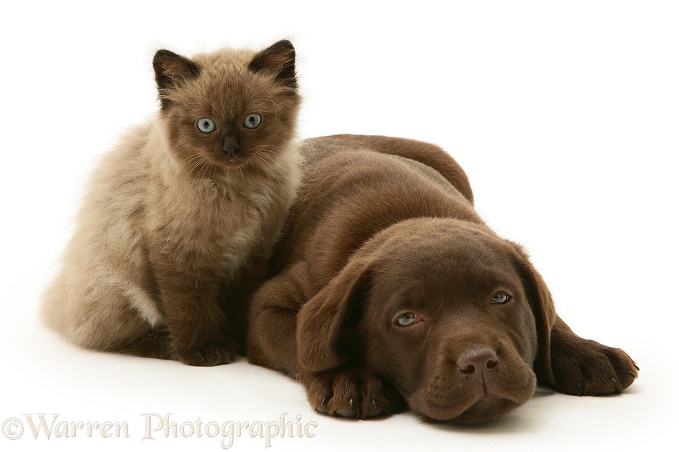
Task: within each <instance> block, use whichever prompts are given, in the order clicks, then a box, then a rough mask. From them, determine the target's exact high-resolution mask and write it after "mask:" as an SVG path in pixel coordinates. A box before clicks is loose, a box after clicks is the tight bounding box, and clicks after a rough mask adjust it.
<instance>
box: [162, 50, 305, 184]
mask: <svg viewBox="0 0 679 452" xmlns="http://www.w3.org/2000/svg"><path fill="white" fill-rule="evenodd" d="M153 68H154V70H155V73H156V83H157V85H158V91H159V94H160V103H161V117H162V118H163V120H164V121H165V124H166V128H167V138H168V141H169V144H170V148H171V149H172V152H174V153H175V156H176V157H178V158H179V160H180V162H181V163H182V165H183V166H184V168H186V169H187V171H189V172H190V173H192V174H193V175H206V176H213V175H216V174H221V173H223V172H224V170H228V169H229V168H255V169H257V168H259V169H264V170H266V169H267V168H269V167H271V165H272V162H273V161H275V160H276V159H277V158H278V156H280V155H281V154H282V153H284V152H286V151H287V148H288V147H289V145H290V142H291V141H292V140H293V138H294V136H295V126H296V120H297V113H298V111H299V105H300V96H299V94H298V92H297V78H296V75H295V49H294V48H293V46H292V44H291V43H290V42H289V41H279V42H277V43H275V44H274V45H272V46H271V47H268V48H267V49H264V50H262V51H261V52H258V53H255V52H254V51H252V50H245V49H228V48H227V49H222V50H219V51H216V52H213V53H209V54H201V55H196V56H194V57H193V58H191V59H189V58H185V57H183V56H180V55H177V54H175V53H173V52H170V51H169V50H159V51H158V52H157V53H156V55H155V57H154V59H153Z"/></svg>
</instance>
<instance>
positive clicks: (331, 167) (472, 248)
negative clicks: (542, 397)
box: [248, 135, 637, 423]
mask: <svg viewBox="0 0 679 452" xmlns="http://www.w3.org/2000/svg"><path fill="white" fill-rule="evenodd" d="M303 153H304V155H305V159H306V165H305V175H304V178H303V182H302V185H301V186H300V190H299V195H298V198H297V201H296V203H295V204H294V205H293V207H292V209H291V213H290V217H289V220H288V223H287V225H286V228H285V231H284V233H283V236H282V239H281V241H280V243H279V245H278V247H277V251H276V254H275V257H274V263H273V273H274V274H273V275H272V278H271V279H270V280H269V281H268V282H267V283H266V284H265V285H264V286H262V288H261V289H260V290H259V291H257V292H256V294H255V296H254V297H253V301H252V306H251V317H250V331H249V334H248V344H249V345H248V347H249V349H248V359H249V360H250V362H252V363H254V364H258V365H262V366H266V367H270V368H273V369H276V370H279V371H282V372H285V373H287V374H289V375H292V376H296V377H298V378H299V380H300V381H301V382H302V384H303V385H304V386H305V388H306V390H307V395H308V399H309V402H310V404H311V406H312V407H314V408H316V409H317V410H318V411H320V412H324V413H329V414H335V415H341V416H347V417H358V418H367V417H373V416H377V415H379V414H382V413H390V412H396V411H398V410H400V409H402V408H404V407H405V406H406V405H407V406H409V407H410V408H411V409H413V410H414V411H415V412H417V413H418V414H420V415H422V416H424V417H425V418H427V419H432V420H437V421H452V422H458V423H474V422H481V421H487V420H491V419H495V418H497V417H500V416H502V415H504V414H506V413H508V412H509V411H511V410H512V409H513V408H515V407H517V406H519V405H521V404H522V403H524V402H525V401H526V400H528V399H529V398H530V397H531V395H532V394H533V392H534V389H535V385H536V382H537V380H538V379H540V381H542V382H543V383H545V384H548V385H550V386H552V387H554V388H556V389H557V390H559V391H562V392H566V393H569V394H585V395H596V394H608V393H612V392H621V391H622V390H623V389H624V388H626V387H627V386H629V385H630V384H631V383H632V382H633V381H634V379H635V378H636V375H637V373H636V370H635V366H634V363H633V362H632V361H631V359H630V358H629V357H628V356H627V354H625V353H624V352H623V351H622V350H619V349H612V348H609V347H606V346H603V345H601V344H598V343H596V342H594V341H587V340H584V339H582V338H580V337H578V336H576V335H575V334H573V333H572V331H571V330H570V329H569V328H568V327H567V326H566V324H565V323H563V321H562V320H561V319H559V317H558V316H557V315H556V312H555V310H554V306H553V303H552V299H551V296H550V294H549V291H548V289H547V286H546V285H545V283H544V281H543V279H542V277H541V276H540V275H539V273H537V271H535V269H534V268H533V266H532V265H531V263H530V261H529V259H528V256H527V255H526V254H525V253H524V252H523V250H522V249H521V247H520V246H519V245H517V244H515V243H513V242H510V241H508V240H504V239H501V238H499V237H498V236H497V235H496V234H495V233H494V232H493V231H492V230H490V229H489V228H488V227H487V226H486V225H485V224H484V223H483V222H482V221H481V219H480V218H479V216H478V215H477V214H476V212H475V211H474V209H473V205H472V199H473V198H472V192H471V189H470V187H469V182H468V180H467V177H466V176H465V173H464V171H463V170H462V169H461V168H460V167H459V165H458V164H457V163H456V162H455V161H454V160H453V159H452V158H450V157H449V156H448V155H447V154H446V153H445V152H443V151H442V150H441V149H440V148H438V147H436V146H433V145H430V144H426V143H420V142H416V141H410V140H403V139H396V138H386V137H367V136H351V135H344V136H333V137H325V138H317V139H311V140H307V141H306V142H304V144H303ZM506 297H509V298H506ZM493 300H500V301H501V302H494V301H493ZM505 301H506V302H505ZM409 319H410V320H412V324H409V325H406V326H401V325H399V322H400V321H404V322H410V320H409ZM536 374H537V376H536Z"/></svg>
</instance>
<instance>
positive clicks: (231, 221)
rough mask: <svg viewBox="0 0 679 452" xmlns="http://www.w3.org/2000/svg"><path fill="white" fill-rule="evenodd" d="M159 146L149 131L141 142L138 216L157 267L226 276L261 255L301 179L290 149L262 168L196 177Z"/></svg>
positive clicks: (274, 233) (275, 233)
mask: <svg viewBox="0 0 679 452" xmlns="http://www.w3.org/2000/svg"><path fill="white" fill-rule="evenodd" d="M163 146H165V144H164V143H163V142H162V140H157V139H154V137H153V135H152V136H151V138H150V140H149V143H148V145H147V146H146V147H147V149H146V152H147V153H148V154H149V159H150V162H151V163H150V165H149V168H150V177H149V186H148V192H147V200H148V201H147V205H146V208H145V211H146V215H145V218H144V221H143V228H144V229H145V232H146V234H147V235H148V238H147V241H148V243H149V246H150V247H152V250H153V251H155V252H156V253H157V254H159V255H161V256H163V257H164V259H163V261H164V262H163V263H162V265H176V266H177V267H178V270H180V271H181V270H184V271H186V272H187V273H191V274H193V273H195V272H196V271H197V270H201V271H209V272H210V273H214V274H215V276H220V277H222V278H226V279H228V278H230V277H232V276H233V274H234V272H235V271H237V270H238V269H239V268H241V267H242V266H243V265H244V264H245V263H246V262H247V260H248V259H249V258H251V257H252V256H257V257H266V256H267V255H268V253H269V250H270V248H271V246H272V245H273V242H274V241H275V240H276V238H277V236H278V233H279V231H280V228H281V226H282V222H283V219H284V217H285V212H286V211H287V208H288V207H289V205H290V203H291V202H292V198H293V196H294V192H295V189H296V186H297V184H298V183H299V175H298V171H297V166H298V162H297V159H298V154H297V153H296V152H292V151H293V150H294V149H291V150H290V152H287V153H284V154H283V155H282V156H281V158H280V159H278V160H277V162H275V164H273V165H272V166H271V167H270V168H268V171H267V173H262V172H260V171H252V170H249V169H248V168H243V169H241V168H237V169H233V170H230V171H228V172H226V173H225V174H222V175H220V176H218V177H215V176H213V177H201V178H197V177H194V176H192V175H190V174H188V173H187V172H186V171H184V168H183V167H182V166H181V164H178V163H177V162H174V161H172V160H171V157H170V156H169V153H168V152H167V150H166V149H162V147H163ZM166 259H167V260H166ZM168 262H169V264H168ZM151 263H152V265H153V264H154V262H151ZM155 264H156V265H157V264H159V263H155Z"/></svg>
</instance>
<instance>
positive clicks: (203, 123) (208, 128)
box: [196, 118, 217, 133]
mask: <svg viewBox="0 0 679 452" xmlns="http://www.w3.org/2000/svg"><path fill="white" fill-rule="evenodd" d="M196 127H198V130H200V131H201V132H203V133H212V132H214V131H215V129H216V128H217V125H216V124H215V122H214V121H213V120H212V119H210V118H200V119H199V120H198V121H197V122H196Z"/></svg>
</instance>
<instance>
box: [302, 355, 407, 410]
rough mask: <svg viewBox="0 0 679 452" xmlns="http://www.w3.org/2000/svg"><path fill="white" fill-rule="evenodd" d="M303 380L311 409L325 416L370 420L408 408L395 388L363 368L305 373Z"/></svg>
mask: <svg viewBox="0 0 679 452" xmlns="http://www.w3.org/2000/svg"><path fill="white" fill-rule="evenodd" d="M300 381H301V382H302V384H303V385H304V387H305V389H306V391H307V398H308V400H309V403H310V404H311V406H312V407H313V408H314V409H316V411H318V412H320V413H323V414H329V415H334V416H342V417H348V418H356V419H367V418H372V417H376V416H379V415H381V414H390V413H396V412H398V411H399V410H400V409H402V408H403V406H404V405H405V404H404V402H403V399H402V398H401V396H400V395H399V394H398V393H397V392H396V391H395V390H394V389H392V388H391V387H389V386H388V385H387V384H386V383H384V382H382V381H381V380H380V379H379V378H378V377H377V376H375V375H374V374H373V373H371V372H369V371H368V370H366V369H364V368H360V367H356V368H342V369H335V370H329V371H325V372H314V373H302V374H301V375H300Z"/></svg>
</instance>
